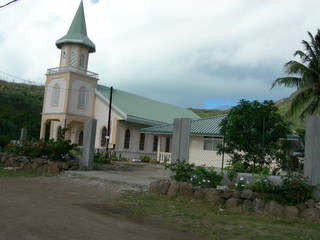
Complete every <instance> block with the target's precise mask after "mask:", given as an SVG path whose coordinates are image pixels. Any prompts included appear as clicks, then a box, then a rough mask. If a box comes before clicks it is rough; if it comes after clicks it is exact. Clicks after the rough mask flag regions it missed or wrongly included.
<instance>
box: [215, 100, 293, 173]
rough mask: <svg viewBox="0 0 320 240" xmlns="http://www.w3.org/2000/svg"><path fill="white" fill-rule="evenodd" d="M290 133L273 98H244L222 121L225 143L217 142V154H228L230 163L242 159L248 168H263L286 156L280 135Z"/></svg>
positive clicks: (245, 167) (255, 170) (283, 135)
mask: <svg viewBox="0 0 320 240" xmlns="http://www.w3.org/2000/svg"><path fill="white" fill-rule="evenodd" d="M289 133H290V130H289V127H288V125H287V123H286V122H285V121H284V120H283V118H282V116H281V115H280V114H279V113H278V112H277V108H276V107H275V105H274V103H273V101H267V100H266V101H264V102H262V103H260V102H259V101H253V102H250V101H246V100H241V101H240V102H239V104H238V105H237V106H235V107H233V108H232V109H231V110H230V111H229V113H228V115H227V117H226V118H225V119H224V120H223V121H222V122H221V135H223V136H224V140H225V144H224V146H222V145H220V146H218V149H219V151H218V154H222V153H226V154H228V155H229V156H230V157H231V160H230V164H231V165H233V164H234V163H240V164H242V165H243V167H244V170H245V171H246V172H257V168H260V171H262V170H263V168H264V167H269V166H270V165H271V163H272V161H276V162H277V163H279V161H280V160H281V159H282V158H284V157H285V155H284V153H283V152H282V151H281V145H280V144H279V139H281V138H286V137H287V135H288V134H289Z"/></svg>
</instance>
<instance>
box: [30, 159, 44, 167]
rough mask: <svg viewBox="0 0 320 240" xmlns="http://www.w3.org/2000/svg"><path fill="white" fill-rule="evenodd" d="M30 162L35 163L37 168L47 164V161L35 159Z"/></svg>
mask: <svg viewBox="0 0 320 240" xmlns="http://www.w3.org/2000/svg"><path fill="white" fill-rule="evenodd" d="M32 161H33V162H34V163H37V164H38V166H39V167H40V166H42V165H44V164H46V163H47V160H45V159H43V158H35V159H33V160H32Z"/></svg>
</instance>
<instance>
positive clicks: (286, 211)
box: [283, 206, 299, 218]
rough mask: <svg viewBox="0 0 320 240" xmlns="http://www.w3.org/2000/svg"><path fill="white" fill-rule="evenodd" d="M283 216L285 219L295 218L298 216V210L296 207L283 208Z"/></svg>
mask: <svg viewBox="0 0 320 240" xmlns="http://www.w3.org/2000/svg"><path fill="white" fill-rule="evenodd" d="M283 216H285V217H287V218H295V217H298V216H299V209H298V208H297V207H296V206H284V208H283Z"/></svg>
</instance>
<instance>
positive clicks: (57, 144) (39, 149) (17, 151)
mask: <svg viewBox="0 0 320 240" xmlns="http://www.w3.org/2000/svg"><path fill="white" fill-rule="evenodd" d="M76 146H77V145H76V144H72V143H71V142H70V141H69V140H64V139H62V138H58V139H57V140H54V139H50V140H38V141H34V140H23V141H17V142H14V143H9V144H7V145H6V146H5V147H4V149H3V150H4V151H5V152H9V153H12V154H14V155H22V156H26V157H29V158H36V157H43V156H46V157H48V158H49V159H50V160H51V161H66V160H67V159H66V156H70V155H71V152H72V151H73V150H75V148H76Z"/></svg>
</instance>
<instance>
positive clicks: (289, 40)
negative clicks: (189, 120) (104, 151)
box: [0, 0, 320, 107]
mask: <svg viewBox="0 0 320 240" xmlns="http://www.w3.org/2000/svg"><path fill="white" fill-rule="evenodd" d="M78 4H79V1H78V0H72V1H71V0H70V1H63V0H56V1H49V0H33V1H32V3H31V2H30V1H21V2H18V3H17V4H15V5H13V6H11V7H9V8H6V9H5V10H3V11H0V21H1V22H5V23H6V24H1V26H0V52H1V54H2V57H1V58H0V66H1V67H0V70H1V71H5V72H8V73H11V74H12V75H16V76H19V77H22V78H25V79H30V80H33V81H37V82H41V83H44V80H45V76H44V73H45V71H46V69H47V68H50V67H56V66H57V65H58V63H59V50H57V49H56V47H55V45H54V43H55V41H56V40H57V39H58V38H60V37H61V36H63V35H64V34H65V33H66V32H67V30H68V28H69V26H70V23H71V21H72V18H73V16H74V13H75V11H76V9H77V7H78ZM84 5H85V13H86V21H87V30H88V35H89V37H90V38H91V39H92V40H93V41H94V42H95V44H96V46H97V52H96V53H94V54H92V56H90V62H89V70H90V71H94V72H97V73H99V75H100V83H102V84H105V85H108V86H110V85H112V86H114V87H116V88H119V89H122V90H125V91H129V92H133V93H136V94H139V95H142V96H146V97H150V98H155V99H158V100H161V101H164V102H168V103H172V104H177V105H180V106H183V107H188V106H192V107H203V106H205V107H216V106H217V105H223V103H224V102H225V103H227V104H232V103H233V104H235V103H237V102H238V101H239V100H240V99H241V98H246V99H249V100H252V99H259V100H263V99H279V98H282V97H286V96H288V95H289V94H290V93H291V92H292V91H293V89H285V88H280V87H279V88H275V89H274V90H272V91H271V90H270V86H271V83H272V81H274V79H275V78H277V77H280V76H282V75H283V69H282V67H283V65H284V63H285V62H287V61H289V60H291V59H292V58H293V56H292V54H293V52H294V51H295V50H297V49H300V48H301V40H302V39H308V36H307V31H310V32H312V33H315V32H316V29H317V28H318V25H317V24H318V13H317V9H319V7H320V2H319V1H316V0H308V1H302V0H296V1H292V0H282V1H278V0H269V1H263V0H246V1H245V0H230V1H220V0H203V1H194V0H162V1H155V0H154V1H153V0H134V1H132V0H109V1H97V0H95V1H94V0H87V1H84ZM61 6H64V7H61ZM0 77H1V75H0Z"/></svg>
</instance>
